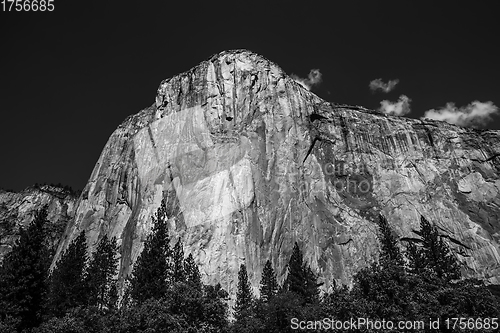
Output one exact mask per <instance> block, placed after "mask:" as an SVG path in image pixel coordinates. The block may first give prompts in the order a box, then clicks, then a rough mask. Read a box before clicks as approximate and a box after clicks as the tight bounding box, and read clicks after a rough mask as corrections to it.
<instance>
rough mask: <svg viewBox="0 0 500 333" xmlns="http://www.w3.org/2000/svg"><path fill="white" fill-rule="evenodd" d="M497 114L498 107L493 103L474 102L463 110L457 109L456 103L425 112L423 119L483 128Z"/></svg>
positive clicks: (462, 108)
mask: <svg viewBox="0 0 500 333" xmlns="http://www.w3.org/2000/svg"><path fill="white" fill-rule="evenodd" d="M495 114H498V107H497V106H495V105H494V104H493V102H485V103H482V102H479V101H474V102H472V103H470V104H469V105H467V106H464V107H461V108H457V107H456V106H455V104H454V103H447V104H446V106H445V107H443V108H441V109H438V110H435V109H431V110H428V111H425V113H424V116H423V117H422V119H424V118H429V119H434V120H442V121H446V122H448V123H450V124H455V125H459V126H465V127H483V126H484V125H486V123H487V122H488V121H490V120H491V116H493V115H495Z"/></svg>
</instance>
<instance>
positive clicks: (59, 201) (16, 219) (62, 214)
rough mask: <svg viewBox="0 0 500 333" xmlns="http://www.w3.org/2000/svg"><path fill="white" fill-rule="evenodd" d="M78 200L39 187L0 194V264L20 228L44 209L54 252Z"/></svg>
mask: <svg viewBox="0 0 500 333" xmlns="http://www.w3.org/2000/svg"><path fill="white" fill-rule="evenodd" d="M77 199H78V198H77V197H76V196H75V195H74V194H73V193H71V192H70V191H68V190H65V189H64V188H60V187H58V186H50V185H42V186H34V187H29V188H27V189H25V190H24V191H22V192H19V193H16V192H10V191H4V190H0V261H1V260H3V257H4V256H5V254H7V253H8V252H9V251H10V250H11V249H12V246H13V245H14V243H15V241H16V240H17V238H18V236H19V228H20V227H27V226H28V224H29V223H30V222H31V221H32V220H33V218H34V216H35V213H36V211H38V210H39V209H41V208H42V207H44V206H47V213H48V214H47V219H48V220H49V222H51V223H50V225H49V226H48V228H49V229H48V230H49V239H48V240H47V241H48V243H49V245H51V246H53V248H54V250H55V249H56V248H57V245H58V243H59V241H60V238H61V236H62V234H63V233H64V230H65V228H66V225H67V224H68V222H69V221H70V220H71V219H72V218H73V217H74V209H75V204H76V201H77Z"/></svg>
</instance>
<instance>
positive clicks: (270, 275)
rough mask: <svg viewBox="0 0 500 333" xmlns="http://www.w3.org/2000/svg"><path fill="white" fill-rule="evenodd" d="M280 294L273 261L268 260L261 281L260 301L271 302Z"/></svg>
mask: <svg viewBox="0 0 500 333" xmlns="http://www.w3.org/2000/svg"><path fill="white" fill-rule="evenodd" d="M277 293H278V282H277V281H276V273H275V272H274V269H273V266H272V265H271V261H269V260H267V261H266V264H265V265H264V269H263V271H262V279H261V280H260V299H261V300H262V301H264V302H266V303H267V302H269V301H270V300H271V299H272V298H273V297H274V296H276V294H277Z"/></svg>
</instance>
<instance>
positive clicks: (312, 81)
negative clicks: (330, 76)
mask: <svg viewBox="0 0 500 333" xmlns="http://www.w3.org/2000/svg"><path fill="white" fill-rule="evenodd" d="M291 77H292V79H293V80H294V81H295V82H297V83H298V84H300V85H301V86H302V87H304V88H306V89H307V90H311V88H312V87H314V86H319V85H320V84H321V82H322V81H323V79H322V74H321V72H320V71H319V69H311V71H310V72H309V75H307V78H301V77H299V76H297V75H295V74H292V75H291Z"/></svg>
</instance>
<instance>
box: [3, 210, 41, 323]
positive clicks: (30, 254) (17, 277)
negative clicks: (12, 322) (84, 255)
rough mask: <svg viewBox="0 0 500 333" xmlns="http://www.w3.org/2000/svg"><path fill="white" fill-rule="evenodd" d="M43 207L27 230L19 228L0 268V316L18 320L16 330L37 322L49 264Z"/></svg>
mask: <svg viewBox="0 0 500 333" xmlns="http://www.w3.org/2000/svg"><path fill="white" fill-rule="evenodd" d="M46 224H47V210H46V209H45V208H43V209H41V210H40V211H38V212H37V213H36V214H35V218H34V220H33V221H32V222H31V223H30V224H29V226H28V228H27V229H23V228H21V230H20V235H19V239H18V240H17V241H16V243H15V245H14V246H13V248H12V251H11V252H9V253H8V254H7V255H6V256H5V258H4V260H3V263H2V266H1V268H0V317H1V318H2V319H3V318H6V317H11V318H12V317H15V318H19V319H20V323H19V329H20V330H21V329H23V328H29V327H34V326H37V325H38V324H39V323H40V319H41V312H42V305H43V298H44V295H45V293H46V279H47V275H48V268H49V265H50V257H49V250H48V249H47V247H46V246H45V245H44V243H45V242H44V238H45V225H46Z"/></svg>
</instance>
